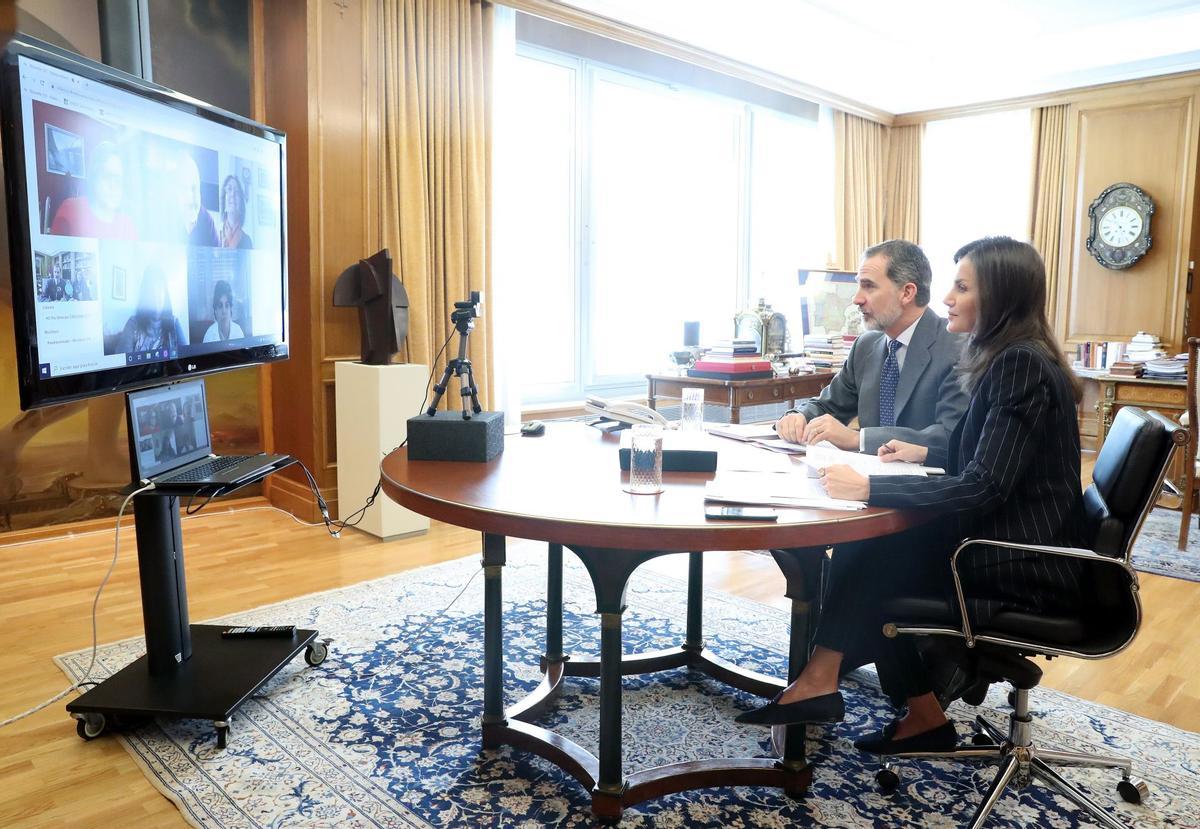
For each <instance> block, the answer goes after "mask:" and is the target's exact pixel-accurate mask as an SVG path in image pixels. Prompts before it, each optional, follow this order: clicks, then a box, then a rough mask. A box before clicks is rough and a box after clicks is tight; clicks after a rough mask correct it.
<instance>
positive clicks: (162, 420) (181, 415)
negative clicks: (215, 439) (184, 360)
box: [129, 380, 212, 480]
mask: <svg viewBox="0 0 1200 829" xmlns="http://www.w3.org/2000/svg"><path fill="white" fill-rule="evenodd" d="M129 424H130V426H131V427H132V428H133V432H134V440H133V442H132V444H133V446H134V447H136V455H137V467H138V478H139V480H145V479H146V478H152V477H154V476H155V475H160V474H162V473H163V472H166V471H168V470H171V469H175V468H176V467H179V466H183V465H184V464H187V463H191V462H192V461H194V460H199V459H200V458H203V457H204V456H206V455H208V454H210V453H211V452H212V446H211V444H210V442H209V431H208V405H207V403H206V401H205V398H204V381H203V380H187V381H185V382H182V383H171V384H170V385H168V386H159V387H158V388H153V389H147V390H145V391H138V392H131V393H130V394H129Z"/></svg>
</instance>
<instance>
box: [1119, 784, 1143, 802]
mask: <svg viewBox="0 0 1200 829" xmlns="http://www.w3.org/2000/svg"><path fill="white" fill-rule="evenodd" d="M1117 794H1119V795H1121V799H1122V800H1124V801H1125V802H1126V803H1133V804H1134V805H1138V804H1140V803H1141V802H1142V801H1143V800H1145V799H1146V798H1147V797H1149V796H1150V787H1149V786H1147V785H1146V784H1145V783H1143V782H1142V781H1140V780H1139V781H1138V782H1136V783H1134V782H1133V781H1132V780H1122V781H1121V782H1120V783H1118V784H1117Z"/></svg>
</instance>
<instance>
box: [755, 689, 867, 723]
mask: <svg viewBox="0 0 1200 829" xmlns="http://www.w3.org/2000/svg"><path fill="white" fill-rule="evenodd" d="M781 696H783V692H782V691H780V692H779V693H778V694H776V695H775V698H774V699H772V700H771V701H770V702H768V703H767V704H766V705H764V706H762V707H761V708H755V709H754V710H753V711H743V712H742V713H741V714H738V715H737V717H735V718H734V722H740V723H742V724H743V725H797V724H799V723H807V722H841V721H842V718H843V717H845V716H846V704H845V702H844V701H843V700H842V695H841V693H840V692H838V691H834V692H833V693H832V694H822V695H821V696H819V697H809V698H808V699H802V700H800V701H799V702H780V701H779V698H780V697H781Z"/></svg>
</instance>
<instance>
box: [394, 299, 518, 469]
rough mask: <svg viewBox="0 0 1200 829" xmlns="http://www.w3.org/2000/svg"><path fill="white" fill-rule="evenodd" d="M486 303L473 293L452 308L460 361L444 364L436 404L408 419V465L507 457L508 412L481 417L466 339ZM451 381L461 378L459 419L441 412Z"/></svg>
mask: <svg viewBox="0 0 1200 829" xmlns="http://www.w3.org/2000/svg"><path fill="white" fill-rule="evenodd" d="M482 300H483V296H482V294H481V293H480V292H479V291H471V296H470V298H469V299H466V300H463V301H462V302H456V303H454V310H453V311H451V312H450V322H451V324H452V325H453V326H454V329H455V330H456V331H457V332H458V356H457V357H455V358H453V359H450V360H447V361H446V370H445V371H443V372H442V379H441V381H440V382H438V383H435V384H434V386H433V391H434V395H433V401H432V402H431V403H430V404H429V407H428V408H427V409H426V410H425V412H424V414H419V415H417V416H416V417H411V418H409V419H408V457H409V460H415V461H490V460H491V459H492V458H494V457H496V455H498V454H500V453H501V452H502V451H504V412H485V411H483V407H482V406H480V405H479V389H478V388H476V386H475V375H474V372H473V371H472V370H471V361H470V360H469V359H468V358H467V339H468V335H469V334H470V333H471V330H472V329H474V328H475V318H476V317H478V316H479V305H480V303H481V302H482ZM451 336H453V334H452V335H451ZM449 344H450V340H449V338H447V340H446V345H449ZM443 348H445V346H443ZM439 355H440V353H439ZM451 377H457V378H458V382H459V386H460V388H459V397H460V399H461V400H462V413H461V415H460V414H459V413H457V412H440V411H438V406H439V405H440V404H441V402H442V395H444V394H445V393H446V389H447V388H448V387H449V385H450V378H451Z"/></svg>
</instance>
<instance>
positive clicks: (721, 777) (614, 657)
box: [483, 534, 824, 825]
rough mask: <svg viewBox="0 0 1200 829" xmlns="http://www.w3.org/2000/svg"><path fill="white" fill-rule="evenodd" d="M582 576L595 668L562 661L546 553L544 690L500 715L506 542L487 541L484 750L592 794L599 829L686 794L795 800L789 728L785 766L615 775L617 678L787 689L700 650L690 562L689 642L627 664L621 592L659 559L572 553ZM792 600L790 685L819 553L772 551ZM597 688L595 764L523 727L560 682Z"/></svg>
mask: <svg viewBox="0 0 1200 829" xmlns="http://www.w3.org/2000/svg"><path fill="white" fill-rule="evenodd" d="M571 549H572V551H573V552H574V553H575V554H576V555H577V556H578V557H579V558H580V560H581V561H582V562H583V564H584V566H585V567H587V569H588V572H589V574H590V575H591V578H592V584H593V586H594V587H595V590H596V604H597V612H598V613H599V614H600V617H601V640H600V658H599V659H576V658H572V657H570V656H567V655H564V654H563V653H562V550H563V548H562V545H559V544H551V545H550V553H549V577H548V583H547V601H546V655H545V656H544V657H543V658H542V662H541V666H542V672H543V677H542V682H541V684H540V685H539V686H538V687H537V688H536V689H535V690H534V691H533V692H532V693H530V694H529V695H528V696H527V697H525V698H524V699H523V700H521V701H520V702H518V703H517V704H516V705H514V706H512V707H511V708H509V709H508V710H507V711H503V710H502V707H501V700H502V699H503V688H502V686H501V676H502V667H503V665H502V650H501V648H502V642H501V636H500V633H501V622H502V608H501V591H500V579H501V571H502V568H503V565H504V559H505V552H504V538H503V537H502V536H495V535H490V534H485V535H484V555H483V566H484V582H485V583H484V716H483V747H484V748H497V747H499V746H502V745H511V746H514V747H516V748H521V749H524V750H526V751H529V752H531V753H533V754H537V755H538V756H540V757H544V758H545V759H547V760H549V761H550V762H552V763H554V764H555V765H557V766H559V768H561V769H563V770H564V771H566V772H567V773H568V774H570V775H571V776H572V777H574V778H575V779H576V780H578V781H579V783H580V784H581V785H582V786H584V787H585V788H586V789H587V790H588V791H590V792H591V794H592V813H593V814H594V815H595V816H596V818H597V820H599V821H600V823H602V824H607V825H615V824H616V823H617V822H619V821H620V819H621V814H622V812H623V811H624V809H625V808H626V807H627V806H632V805H634V804H637V803H641V802H644V801H646V800H650V799H652V798H656V797H662V796H664V795H668V794H673V793H675V792H681V791H686V790H689V789H699V788H708V787H711V786H777V787H779V788H781V789H783V790H784V791H785V792H786V793H787V794H788V795H789V796H792V797H799V796H800V795H801V794H803V793H804V791H805V790H807V788H808V786H809V784H810V782H811V780H812V767H811V766H809V764H808V763H807V761H806V760H805V756H804V726H803V725H797V726H789V727H788V729H787V739H786V741H785V748H784V752H783V757H782V758H780V759H774V758H719V759H708V760H694V761H688V762H680V763H671V764H668V765H665V766H658V767H655V768H651V769H645V770H643V771H639V772H636V773H634V774H629V775H626V774H624V773H623V772H622V768H621V677H622V676H628V675H634V674H643V673H652V672H655V671H664V670H668V669H671V668H680V667H687V668H689V669H691V670H696V671H699V672H701V673H704V674H706V675H707V676H710V677H713V678H714V679H718V680H720V681H722V682H724V683H726V684H727V685H731V686H733V687H735V688H739V689H741V690H744V691H748V692H749V693H752V694H756V695H758V696H761V697H772V696H774V695H775V694H776V693H778V692H779V691H780V690H781V689H782V688H783V687H784V683H783V682H782V681H780V680H778V679H775V678H773V677H769V676H765V675H763V674H759V673H756V672H754V671H749V670H746V669H743V668H739V667H738V666H736V665H734V664H732V663H730V662H727V661H725V660H724V659H721V658H720V657H718V656H715V655H713V654H710V653H706V652H705V650H704V642H703V640H702V637H701V612H702V600H703V577H704V574H703V563H702V559H701V554H700V553H689V556H690V560H689V565H688V611H687V617H688V618H687V634H686V638H685V642H684V644H683V645H681V646H679V647H675V648H669V649H666V650H661V651H655V652H652V653H645V654H638V655H633V656H628V655H624V654H623V653H622V648H621V618H622V615H623V613H624V611H625V587H626V585H627V583H628V580H629V577H630V576H631V575H632V573H633V571H634V570H636V569H637V567H639V566H640V565H641V564H643V563H645V562H646V561H648V560H650V559H652V558H656V557H658V556H660V555H666V554H667V553H665V552H644V551H632V550H617V549H603V548H591V547H572V548H571ZM774 555H775V557H776V559H777V561H778V562H779V564H780V566H781V568H782V569H783V571H784V575H785V576H786V577H787V581H788V592H787V595H788V596H789V598H791V599H792V628H791V645H790V648H789V651H790V652H789V665H788V675H789V676H790V677H795V676H797V675H798V674H799V673H800V670H801V669H802V668H803V665H804V663H805V662H806V661H807V658H808V652H809V639H810V626H809V616H810V615H811V613H812V611H813V610H814V608H815V603H816V596H818V595H819V589H820V573H821V564H820V562H821V561H823V559H824V550H823V549H812V550H789V551H775V553H774ZM570 676H579V677H592V678H599V679H600V734H599V756H597V755H594V754H592V753H591V752H590V751H588V750H586V749H585V748H583V747H582V746H580V745H579V744H577V743H575V742H573V741H571V740H569V739H567V738H566V737H563V736H562V735H560V734H557V733H556V732H554V731H551V730H549V729H545V728H541V727H540V726H537V725H534V724H532V723H531V722H530V721H531V720H533V719H536V718H537V717H538V716H539V715H540V714H541V713H542V712H543V711H544V710H545V709H546V708H547V707H548V706H549V704H550V703H551V702H552V701H553V700H554V698H555V697H556V696H558V693H559V691H560V689H561V688H562V683H563V680H564V679H565V678H566V677H570Z"/></svg>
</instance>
